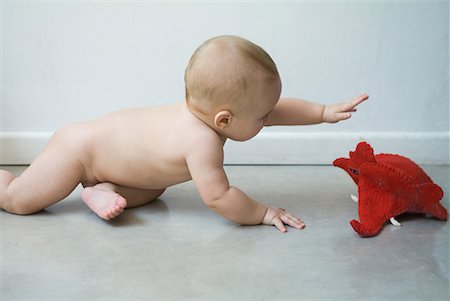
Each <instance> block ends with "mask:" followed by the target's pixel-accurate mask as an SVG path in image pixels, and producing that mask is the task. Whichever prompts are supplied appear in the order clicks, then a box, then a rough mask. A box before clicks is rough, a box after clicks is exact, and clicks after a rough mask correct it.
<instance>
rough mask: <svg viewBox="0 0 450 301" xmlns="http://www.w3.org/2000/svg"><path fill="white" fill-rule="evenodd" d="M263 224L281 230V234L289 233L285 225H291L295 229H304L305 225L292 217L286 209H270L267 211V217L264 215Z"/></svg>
mask: <svg viewBox="0 0 450 301" xmlns="http://www.w3.org/2000/svg"><path fill="white" fill-rule="evenodd" d="M262 223H263V224H264V225H274V226H275V227H277V228H278V230H280V232H283V233H284V232H287V229H286V227H285V226H284V224H286V225H289V226H291V227H293V228H297V229H303V228H305V224H304V223H303V221H302V220H301V219H299V218H298V217H295V216H293V215H291V214H290V213H289V212H287V211H286V210H285V209H282V208H273V207H269V209H267V212H266V215H264V218H263V221H262Z"/></svg>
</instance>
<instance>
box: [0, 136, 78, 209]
mask: <svg viewBox="0 0 450 301" xmlns="http://www.w3.org/2000/svg"><path fill="white" fill-rule="evenodd" d="M60 142H61V141H60V140H59V139H53V140H51V141H50V142H49V144H48V145H47V147H46V148H45V150H44V152H43V153H42V154H41V155H39V156H38V157H37V158H36V160H35V161H34V162H33V163H32V164H31V165H30V166H29V167H28V168H27V169H26V170H25V171H24V172H23V174H22V175H21V176H19V177H15V176H14V175H13V174H12V173H10V172H7V171H0V208H1V209H3V210H5V211H8V212H10V213H15V214H32V213H35V212H38V211H41V210H42V209H44V208H47V207H48V206H50V205H52V204H54V203H56V202H58V201H60V200H62V199H64V198H65V197H66V196H68V195H69V194H70V193H71V192H72V191H73V190H74V189H75V187H76V186H77V185H78V183H79V182H80V181H81V180H82V178H83V176H84V166H83V165H82V164H81V163H80V161H79V160H78V159H77V157H76V155H75V154H74V152H73V151H72V150H71V149H68V148H67V147H66V146H65V145H64V144H62V143H60Z"/></svg>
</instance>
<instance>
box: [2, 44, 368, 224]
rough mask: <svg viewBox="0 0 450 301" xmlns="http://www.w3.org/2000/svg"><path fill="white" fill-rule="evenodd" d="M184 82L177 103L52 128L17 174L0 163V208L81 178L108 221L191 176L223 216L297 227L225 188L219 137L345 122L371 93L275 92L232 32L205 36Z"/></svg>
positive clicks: (269, 72) (268, 72) (15, 209)
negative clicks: (306, 96)
mask: <svg viewBox="0 0 450 301" xmlns="http://www.w3.org/2000/svg"><path fill="white" fill-rule="evenodd" d="M185 82H186V99H185V101H184V102H180V103H175V104H173V105H168V106H161V107H148V108H137V109H126V110H122V111H118V112H113V113H111V114H108V115H106V116H103V117H100V118H97V119H95V120H92V121H87V122H81V123H74V124H69V125H67V126H64V127H63V128H61V129H59V130H58V131H56V132H55V134H54V135H53V136H52V138H51V139H50V141H49V142H48V145H47V146H46V147H45V149H44V150H43V152H42V153H41V154H40V155H39V156H38V157H37V158H36V159H35V160H34V161H33V162H32V164H31V165H30V166H29V167H28V168H27V169H26V170H25V171H24V172H23V174H22V175H20V176H18V177H16V176H14V175H13V174H12V173H10V172H8V171H4V170H0V208H1V209H3V210H5V211H7V212H10V213H14V214H21V215H26V214H32V213H36V212H38V211H41V210H43V209H44V208H47V207H48V206H51V205H52V204H54V203H56V202H59V201H61V200H62V199H64V198H65V197H66V196H68V195H69V194H70V193H71V192H72V191H73V190H74V189H75V187H76V186H77V185H78V184H80V183H81V184H82V185H83V187H84V190H83V193H82V199H83V201H84V202H85V203H86V204H87V206H89V208H91V209H92V210H93V211H94V212H95V213H96V214H97V215H98V216H99V217H101V218H103V219H106V220H109V219H113V218H115V217H117V216H118V215H119V214H121V213H122V212H123V211H124V209H126V208H131V207H136V206H141V205H144V204H146V203H148V202H150V201H152V200H154V199H156V198H157V197H159V196H160V195H161V194H162V193H163V192H164V190H165V189H166V188H167V187H170V186H172V185H175V184H177V183H181V182H185V181H188V180H191V179H192V180H193V181H194V183H195V185H196V187H197V189H198V191H199V194H200V196H201V198H202V200H203V201H204V202H205V204H206V205H207V206H208V207H209V208H210V209H212V210H213V211H215V212H216V213H218V214H219V215H221V216H223V217H224V218H226V219H228V220H230V221H233V222H236V223H240V224H244V225H255V224H261V223H262V224H266V225H274V226H276V227H277V228H278V229H279V230H280V231H281V232H286V231H287V229H286V227H285V225H289V226H291V227H294V228H297V229H302V228H304V227H305V225H304V223H303V221H302V220H300V219H299V218H298V217H296V216H294V215H293V214H290V213H289V212H287V211H286V210H284V209H281V208H275V207H271V206H267V205H264V204H261V203H259V202H257V201H255V200H252V199H251V198H250V197H248V196H247V195H246V194H245V193H244V192H242V191H241V190H239V189H238V188H236V187H234V186H230V184H229V182H228V179H227V176H226V174H225V172H224V169H223V145H224V143H225V141H226V139H232V140H239V141H243V140H248V139H250V138H252V137H253V136H255V135H256V134H257V133H258V132H259V131H260V130H261V129H262V128H263V127H264V126H272V125H306V124H317V123H321V122H329V123H335V122H338V121H341V120H345V119H348V118H350V117H351V113H352V112H355V111H356V106H358V105H359V104H360V103H361V102H363V101H365V100H366V99H368V95H367V94H363V95H360V96H357V97H354V98H352V99H350V100H348V101H346V102H343V103H338V104H333V105H321V104H317V103H313V102H308V101H305V100H301V99H293V98H281V99H280V94H281V80H280V76H279V74H278V71H277V67H276V65H275V63H274V62H273V61H272V59H271V58H270V56H269V55H268V54H267V53H266V52H265V51H264V50H263V49H262V48H261V47H259V46H258V45H255V44H254V43H252V42H250V41H248V40H245V39H243V38H240V37H236V36H220V37H215V38H212V39H209V40H207V41H206V42H205V43H203V44H202V45H201V46H200V47H199V48H198V49H197V50H196V51H195V53H194V54H193V56H192V58H191V60H190V61H189V64H188V66H187V68H186V73H185Z"/></svg>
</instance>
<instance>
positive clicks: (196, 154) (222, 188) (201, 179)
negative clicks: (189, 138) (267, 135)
mask: <svg viewBox="0 0 450 301" xmlns="http://www.w3.org/2000/svg"><path fill="white" fill-rule="evenodd" d="M186 162H187V165H188V168H189V172H190V174H191V177H192V179H193V180H194V183H195V185H196V187H197V189H198V191H199V193H200V196H201V198H202V199H203V201H204V202H205V204H206V205H207V206H208V207H209V208H210V209H211V210H213V211H214V212H216V213H218V214H220V215H221V216H223V217H224V218H226V219H228V220H230V221H232V222H235V223H239V224H243V225H258V224H261V223H263V224H266V225H274V226H276V227H277V228H278V229H279V230H280V231H281V232H286V231H287V230H286V227H285V226H284V224H287V225H289V226H291V227H294V228H297V229H303V228H304V227H305V225H304V223H303V222H302V221H301V220H300V219H299V218H297V217H295V216H293V215H291V214H290V213H289V212H286V210H284V209H280V208H274V207H268V206H266V205H263V204H261V203H258V202H256V201H254V200H252V199H251V198H250V197H248V196H247V195H246V194H245V193H244V192H242V191H241V190H239V189H238V188H236V187H233V186H230V184H229V182H228V179H227V176H226V174H225V171H224V169H223V145H222V143H221V141H220V139H218V138H217V137H202V139H199V141H198V144H196V147H195V148H192V149H191V151H190V152H189V154H188V155H187V156H186Z"/></svg>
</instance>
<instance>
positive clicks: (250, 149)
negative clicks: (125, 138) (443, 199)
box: [0, 132, 450, 165]
mask: <svg viewBox="0 0 450 301" xmlns="http://www.w3.org/2000/svg"><path fill="white" fill-rule="evenodd" d="M51 135H52V133H50V132H25V133H24V132H3V133H0V165H8V164H10V165H22V164H24V165H25V164H29V163H31V162H32V160H33V159H34V158H35V157H36V156H37V155H38V154H39V153H40V152H41V151H42V149H43V148H44V146H45V144H46V143H47V141H48V139H49V138H50V136H51ZM359 141H366V142H368V143H370V144H371V145H372V147H373V148H374V150H375V153H381V152H382V153H397V154H401V155H403V156H406V157H409V158H411V159H412V160H414V161H415V162H417V163H418V164H440V165H441V164H444V165H448V164H449V163H450V162H449V156H450V154H449V143H450V142H449V141H450V134H449V132H437V133H433V132H417V133H406V132H386V133H380V132H362V133H355V132H351V133H339V132H319V133H299V132H263V133H260V134H259V135H258V136H256V137H255V138H253V139H252V140H250V141H246V142H235V141H227V142H226V144H225V163H226V164H331V163H332V162H333V160H334V159H336V158H338V157H347V156H348V152H349V151H350V150H353V149H354V148H355V146H356V144H357V143H358V142H359Z"/></svg>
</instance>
